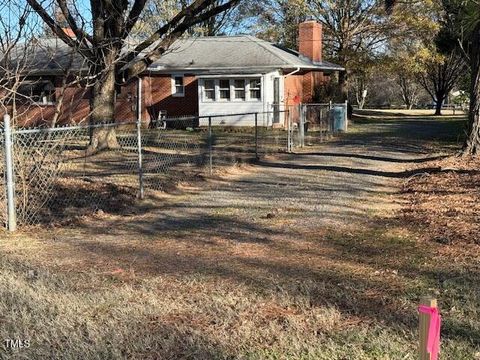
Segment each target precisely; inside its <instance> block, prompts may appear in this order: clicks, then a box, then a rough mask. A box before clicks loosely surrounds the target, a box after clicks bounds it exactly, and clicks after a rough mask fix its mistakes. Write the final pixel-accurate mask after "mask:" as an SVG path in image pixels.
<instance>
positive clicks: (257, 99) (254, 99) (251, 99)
mask: <svg viewBox="0 0 480 360" xmlns="http://www.w3.org/2000/svg"><path fill="white" fill-rule="evenodd" d="M252 80H259V82H260V87H258V88H254V89H258V91H259V92H260V97H258V98H256V97H255V98H252V97H251V96H250V90H251V89H250V82H251V81H252ZM262 87H263V82H262V78H250V79H248V99H249V100H250V101H262Z"/></svg>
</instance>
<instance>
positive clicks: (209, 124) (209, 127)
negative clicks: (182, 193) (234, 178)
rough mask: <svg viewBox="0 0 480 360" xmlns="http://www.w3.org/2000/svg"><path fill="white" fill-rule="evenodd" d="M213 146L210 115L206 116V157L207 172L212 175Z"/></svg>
mask: <svg viewBox="0 0 480 360" xmlns="http://www.w3.org/2000/svg"><path fill="white" fill-rule="evenodd" d="M212 147H213V139H212V117H211V116H209V117H208V157H209V160H208V162H209V173H210V175H212V173H213V157H212V156H213V154H212V151H213V149H212Z"/></svg>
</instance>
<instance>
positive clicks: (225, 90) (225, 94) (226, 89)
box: [220, 80, 230, 100]
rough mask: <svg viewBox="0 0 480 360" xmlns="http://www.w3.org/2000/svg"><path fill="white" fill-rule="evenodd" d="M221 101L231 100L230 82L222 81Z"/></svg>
mask: <svg viewBox="0 0 480 360" xmlns="http://www.w3.org/2000/svg"><path fill="white" fill-rule="evenodd" d="M220 99H224V100H225V99H227V100H230V80H220Z"/></svg>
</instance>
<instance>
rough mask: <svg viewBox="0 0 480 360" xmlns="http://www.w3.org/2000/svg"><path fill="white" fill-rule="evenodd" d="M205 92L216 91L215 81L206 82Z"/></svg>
mask: <svg viewBox="0 0 480 360" xmlns="http://www.w3.org/2000/svg"><path fill="white" fill-rule="evenodd" d="M205 90H215V81H213V80H205Z"/></svg>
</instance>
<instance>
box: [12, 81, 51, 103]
mask: <svg viewBox="0 0 480 360" xmlns="http://www.w3.org/2000/svg"><path fill="white" fill-rule="evenodd" d="M17 94H18V95H17V98H18V100H19V101H20V102H28V101H32V102H35V103H37V104H41V105H51V104H54V103H55V86H54V85H53V84H52V82H51V81H48V80H27V81H24V82H23V83H22V84H21V85H20V86H19V87H18V90H17Z"/></svg>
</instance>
